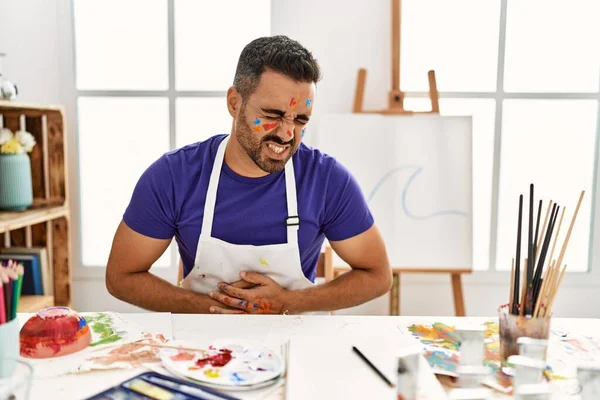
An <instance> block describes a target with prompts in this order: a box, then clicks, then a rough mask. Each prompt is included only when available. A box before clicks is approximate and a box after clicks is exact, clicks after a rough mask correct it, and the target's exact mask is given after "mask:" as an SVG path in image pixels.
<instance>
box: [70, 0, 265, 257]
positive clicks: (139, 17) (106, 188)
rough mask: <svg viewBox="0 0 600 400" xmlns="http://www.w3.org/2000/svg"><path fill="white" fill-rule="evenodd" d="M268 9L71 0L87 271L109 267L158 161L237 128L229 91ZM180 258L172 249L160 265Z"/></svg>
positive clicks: (236, 0) (189, 0)
mask: <svg viewBox="0 0 600 400" xmlns="http://www.w3.org/2000/svg"><path fill="white" fill-rule="evenodd" d="M231 10H236V12H235V13H232V12H231ZM142 11H143V12H142ZM270 12H271V5H270V1H269V0H259V1H258V0H255V1H252V2H248V1H245V0H222V1H218V2H204V1H196V0H127V1H121V0H102V1H91V0H73V26H74V43H75V45H74V47H75V50H74V55H75V66H76V78H75V86H76V95H77V111H76V119H77V130H78V143H77V153H78V158H79V159H78V175H79V182H78V187H79V202H80V205H79V209H80V215H81V218H80V226H79V230H80V237H82V238H85V240H81V241H78V242H79V243H81V246H80V247H79V248H76V249H74V250H75V251H76V254H78V255H79V259H80V261H81V265H82V266H83V267H104V266H105V265H106V261H107V259H108V255H109V252H110V247H111V244H112V237H113V235H114V231H115V229H116V227H117V225H118V223H119V221H120V220H121V217H122V215H123V212H124V210H125V208H126V207H127V204H128V202H129V200H130V198H131V193H132V191H133V188H134V186H135V183H136V182H137V179H138V178H139V176H140V175H141V174H142V172H143V171H144V170H145V169H146V168H147V167H148V166H149V165H150V163H152V161H154V160H155V159H156V158H158V157H160V156H161V155H162V154H163V153H164V152H166V151H168V150H170V149H173V148H176V147H181V146H184V145H186V144H189V143H193V142H197V141H199V140H203V139H206V138H207V137H209V136H212V135H215V134H218V133H226V132H229V130H230V128H231V116H230V115H229V114H228V113H227V109H226V106H225V94H226V90H227V88H228V87H229V86H230V85H231V83H232V82H233V76H234V72H235V68H236V65H237V59H238V57H239V54H240V52H241V50H242V48H243V46H245V45H246V43H248V42H249V41H251V40H253V39H254V38H256V37H259V36H267V35H270V30H271V28H270V24H271V23H270V21H271V16H270ZM107 21H110V23H107ZM248 21H258V23H252V24H248ZM125 166H126V167H125ZM115 176H118V179H115ZM76 247H77V246H76ZM176 257H177V255H176V251H175V248H174V246H172V248H171V250H170V251H167V252H165V254H164V255H163V256H162V257H161V258H160V259H159V260H158V261H157V263H156V264H155V266H158V267H168V266H172V265H173V264H174V261H175V260H176Z"/></svg>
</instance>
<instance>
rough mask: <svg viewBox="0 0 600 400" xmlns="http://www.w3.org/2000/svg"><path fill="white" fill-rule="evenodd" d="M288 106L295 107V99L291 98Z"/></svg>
mask: <svg viewBox="0 0 600 400" xmlns="http://www.w3.org/2000/svg"><path fill="white" fill-rule="evenodd" d="M290 106H291V107H296V98H295V97H292V99H291V100H290Z"/></svg>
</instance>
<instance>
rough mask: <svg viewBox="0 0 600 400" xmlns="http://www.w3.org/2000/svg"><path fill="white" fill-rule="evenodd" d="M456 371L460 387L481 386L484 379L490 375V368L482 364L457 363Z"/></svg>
mask: <svg viewBox="0 0 600 400" xmlns="http://www.w3.org/2000/svg"><path fill="white" fill-rule="evenodd" d="M456 372H457V373H458V386H459V387H460V388H478V387H481V384H482V382H483V381H484V379H485V378H487V377H488V376H489V375H490V369H489V368H488V367H486V366H483V365H459V366H458V368H457V369H456Z"/></svg>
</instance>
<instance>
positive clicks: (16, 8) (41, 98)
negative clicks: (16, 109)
mask: <svg viewBox="0 0 600 400" xmlns="http://www.w3.org/2000/svg"><path fill="white" fill-rule="evenodd" d="M0 53H6V55H7V56H6V57H5V58H4V59H3V60H2V61H3V62H2V66H3V75H4V77H5V78H7V79H9V80H10V81H11V82H13V83H15V84H16V85H17V87H18V89H19V99H20V100H23V101H27V102H32V103H42V104H47V103H58V102H59V99H60V81H59V56H58V22H57V1H56V0H0Z"/></svg>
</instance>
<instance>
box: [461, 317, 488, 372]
mask: <svg viewBox="0 0 600 400" xmlns="http://www.w3.org/2000/svg"><path fill="white" fill-rule="evenodd" d="M456 333H457V334H458V337H459V338H460V365H482V364H483V358H484V356H485V343H484V339H485V338H484V334H485V328H484V327H483V326H475V327H461V328H459V329H457V330H456Z"/></svg>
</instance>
